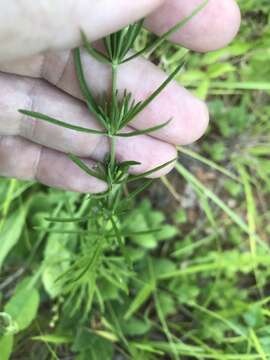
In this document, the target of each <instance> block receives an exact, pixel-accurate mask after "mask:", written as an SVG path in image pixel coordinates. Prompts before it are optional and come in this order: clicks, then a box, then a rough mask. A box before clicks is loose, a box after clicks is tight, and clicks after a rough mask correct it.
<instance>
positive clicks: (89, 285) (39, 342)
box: [0, 0, 270, 360]
mask: <svg viewBox="0 0 270 360" xmlns="http://www.w3.org/2000/svg"><path fill="white" fill-rule="evenodd" d="M240 6H241V8H242V13H243V24H242V28H241V32H240V35H239V36H238V38H237V39H236V40H235V41H234V43H233V44H232V45H230V46H229V47H227V48H226V49H223V50H220V51H217V52H214V53H210V54H205V55H202V54H193V53H192V54H189V55H188V62H187V65H186V68H185V71H183V72H182V73H181V74H180V75H179V77H178V79H177V80H179V81H180V83H181V84H183V85H185V86H186V87H188V88H189V89H191V90H192V91H194V92H195V93H196V94H197V95H198V96H200V97H201V98H203V99H206V100H207V102H208V104H209V108H210V111H211V124H210V128H209V130H208V133H207V135H206V136H205V137H204V138H203V139H202V140H200V141H199V142H198V143H197V144H195V145H193V146H191V147H185V148H182V147H180V148H179V162H178V164H177V167H176V170H175V171H174V172H173V173H172V174H171V175H169V176H168V177H167V178H163V179H162V180H161V181H158V182H156V183H155V184H154V185H153V186H152V187H151V188H150V189H148V190H147V191H145V193H144V194H143V195H142V196H140V198H139V199H138V200H137V201H136V203H134V208H132V209H131V212H130V214H129V215H128V216H127V217H126V221H125V224H123V226H124V227H125V229H127V230H128V231H129V232H132V231H138V230H140V231H146V235H145V236H140V237H136V236H133V237H132V236H131V237H130V238H129V240H128V243H127V245H126V248H127V250H128V252H129V254H130V257H131V259H132V262H133V264H134V268H133V270H129V269H128V268H127V266H126V264H125V260H124V259H123V258H122V256H121V255H120V254H119V252H118V251H117V249H114V248H110V249H107V252H106V253H105V255H104V258H103V261H102V263H100V264H97V266H96V268H95V269H92V270H93V271H92V275H91V276H90V277H89V276H88V277H86V278H84V279H83V281H81V282H80V284H79V285H78V286H75V285H74V286H72V287H70V289H65V288H63V287H62V286H61V282H58V281H56V280H57V279H58V278H59V276H61V274H62V273H63V272H64V271H65V270H67V269H68V264H69V262H70V261H71V259H73V258H74V256H76V254H77V252H78V249H77V243H76V240H74V236H72V232H73V231H74V230H76V228H77V229H78V227H79V226H80V224H76V223H75V224H71V225H70V224H67V225H65V229H67V230H68V231H69V233H68V234H66V233H63V232H61V230H62V229H63V225H61V226H59V225H52V226H51V225H50V224H49V225H48V223H47V222H46V221H45V220H44V218H45V217H46V216H48V215H54V216H55V215H59V214H60V215H62V216H69V215H70V214H73V213H74V212H75V213H76V211H77V212H78V211H79V210H78V204H85V205H83V206H87V199H85V198H83V197H82V196H80V195H76V194H72V193H64V192H61V191H56V190H52V189H48V188H45V187H43V186H40V185H38V184H31V183H23V182H18V181H16V180H4V179H1V182H0V212H1V213H0V214H1V217H0V229H1V233H0V266H1V275H0V301H1V303H0V306H1V307H0V311H1V314H0V359H1V360H6V359H8V358H9V357H10V358H11V359H19V360H23V359H44V360H45V359H76V360H92V359H99V360H101V359H102V360H107V359H136V360H137V359H138V360H139V359H143V360H147V359H149V360H150V359H199V360H204V359H220V360H227V359H228V360H241V359H243V360H244V359H246V360H249V359H263V360H265V359H270V309H269V302H270V288H269V284H268V283H269V280H270V245H269V238H270V236H269V235H270V222H269V219H270V207H269V202H270V121H269V118H270V22H269V16H270V3H269V0H242V1H240ZM147 36H148V35H147V34H143V35H142V37H141V38H140V43H138V46H141V45H142V43H144V42H145V41H146V39H147ZM183 53H184V50H183V49H179V48H176V47H175V46H172V45H170V44H167V45H166V46H163V48H162V49H161V50H160V51H158V52H157V53H156V54H155V55H154V61H155V62H156V63H157V64H159V65H160V66H161V67H162V68H163V69H166V70H167V71H168V72H170V71H172V69H174V68H175V66H176V64H178V62H179V59H181V58H182V56H183ZM36 227H39V228H42V229H45V230H46V231H43V230H36ZM158 227H161V228H162V231H161V232H159V233H156V234H155V233H149V234H148V233H147V230H150V229H152V228H158ZM48 230H49V231H48ZM84 251H85V252H88V253H89V252H91V247H89V244H87V243H86V244H84Z"/></svg>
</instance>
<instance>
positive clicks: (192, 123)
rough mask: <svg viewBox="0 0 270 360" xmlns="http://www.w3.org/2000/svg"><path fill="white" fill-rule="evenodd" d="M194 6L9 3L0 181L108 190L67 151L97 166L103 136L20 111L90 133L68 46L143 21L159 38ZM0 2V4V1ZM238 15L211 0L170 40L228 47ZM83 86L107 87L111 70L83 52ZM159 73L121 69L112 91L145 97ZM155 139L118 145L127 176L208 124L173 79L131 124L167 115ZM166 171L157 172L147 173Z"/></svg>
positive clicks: (0, 102) (177, 2) (0, 92)
mask: <svg viewBox="0 0 270 360" xmlns="http://www.w3.org/2000/svg"><path fill="white" fill-rule="evenodd" d="M201 2H202V1H201V0H136V1H130V2H127V1H126V0H103V1H100V0H91V1H89V0H65V1H64V0H43V1H39V2H36V1H32V2H29V1H26V0H21V1H20V2H18V1H16V0H9V1H8V2H6V3H5V5H2V7H3V9H1V12H0V43H1V48H0V176H5V177H15V178H18V179H25V180H37V181H39V182H42V183H44V184H47V185H49V186H53V187H57V188H62V189H67V190H71V191H78V192H100V191H104V190H105V189H106V184H105V183H103V182H102V181H100V180H97V179H95V178H91V177H89V176H88V175H86V174H84V173H83V172H82V171H81V170H80V169H79V168H77V167H76V165H74V164H73V163H72V162H71V161H70V160H69V158H68V157H67V155H66V154H67V153H74V154H76V155H78V156H80V157H82V158H83V160H84V161H85V162H87V163H88V164H95V161H97V160H102V159H103V158H104V155H105V154H106V152H107V151H108V149H109V144H108V141H107V139H106V138H102V137H100V136H95V135H88V134H83V133H76V132H74V131H71V130H67V129H63V128H60V127H57V126H53V125H49V124H47V123H45V122H40V121H35V120H33V119H26V118H25V117H24V116H23V115H21V114H19V113H18V111H17V110H18V109H19V108H24V109H32V110H34V111H39V112H42V113H45V114H47V115H50V116H53V117H55V118H59V119H61V120H64V121H66V122H70V123H72V124H77V125H81V126H89V127H92V128H93V127H95V128H98V125H97V123H96V122H95V119H94V118H93V117H91V115H90V114H89V112H88V111H87V109H86V106H85V105H84V103H83V101H82V99H81V94H80V90H79V86H78V82H77V79H76V75H75V69H74V64H73V58H72V56H71V51H70V49H72V48H74V47H76V46H78V45H79V44H80V34H79V29H80V28H82V29H83V30H84V31H85V33H86V35H87V36H88V38H89V39H90V40H91V41H95V40H98V39H100V38H101V37H103V36H104V35H107V34H109V33H111V32H114V31H116V30H118V29H120V28H122V27H124V26H126V25H128V24H129V23H132V22H134V21H136V20H138V19H140V18H142V17H144V16H148V17H147V19H146V26H147V27H148V28H149V29H150V30H151V31H153V32H155V33H157V34H162V33H163V32H165V31H166V30H168V29H169V28H171V27H172V26H173V25H174V24H175V23H176V22H178V21H179V20H180V19H181V18H184V17H186V16H188V15H190V13H191V12H192V11H193V10H194V9H195V8H196V7H197V6H198V5H199V4H201ZM0 6H1V5H0ZM239 25H240V12H239V8H238V6H237V5H236V3H235V1H234V0H209V3H208V4H207V6H206V7H205V9H204V10H203V11H201V12H200V13H199V14H198V15H196V17H194V18H193V19H192V20H191V21H190V22H189V23H188V24H187V25H186V26H185V27H184V28H183V29H182V30H181V31H179V32H178V33H176V34H174V35H173V37H172V39H171V40H173V41H175V42H177V43H179V44H181V45H183V46H185V47H187V48H189V49H192V50H195V51H200V52H207V51H212V50H216V49H218V48H222V47H223V46H225V45H227V44H228V43H229V42H230V41H231V40H232V39H233V38H234V37H235V35H236V34H237V31H238V29H239ZM82 59H83V65H84V68H85V72H86V77H87V81H88V82H89V85H90V86H91V88H92V89H93V91H94V93H95V94H100V93H102V92H104V91H106V90H109V88H110V83H111V75H110V69H109V68H108V67H107V66H105V65H103V64H100V63H98V62H97V61H96V60H94V59H92V58H90V57H89V55H87V54H85V53H83V56H82ZM165 77H166V75H165V74H164V73H162V72H161V71H160V70H159V69H158V68H157V67H155V66H154V65H153V64H151V63H150V62H148V61H146V60H144V59H143V58H139V59H136V60H133V61H131V62H129V63H126V64H124V65H121V67H120V71H119V79H118V88H119V89H122V90H123V89H128V91H130V92H132V93H133V95H134V97H135V98H136V100H142V99H145V98H146V97H147V96H149V95H150V94H151V92H153V90H155V89H156V87H157V86H159V85H160V83H161V82H162V81H163V80H164V79H165ZM172 117H173V120H172V121H171V123H170V124H169V125H168V126H167V127H165V128H163V129H161V130H159V131H157V132H156V133H154V134H153V135H152V136H148V135H143V136H139V137H134V138H129V139H125V138H121V139H119V140H118V141H117V159H118V161H125V160H136V161H139V162H141V165H140V166H138V167H136V168H135V167H134V170H133V171H134V172H144V171H147V170H150V169H152V168H154V167H156V166H158V165H160V164H162V163H164V162H167V161H169V160H171V159H173V158H175V156H176V149H175V146H176V145H178V144H181V145H184V144H190V143H192V142H194V141H196V140H197V139H199V138H200V137H201V136H202V135H203V133H204V132H205V130H206V128H207V125H208V118H209V115H208V111H207V107H206V105H205V104H204V103H203V102H202V101H200V100H199V99H197V98H195V97H194V96H193V95H192V94H191V93H189V92H188V91H187V90H185V89H184V88H182V87H181V86H179V85H178V84H176V82H172V83H171V84H170V85H169V86H168V87H167V88H166V89H165V91H164V92H163V93H162V94H161V95H160V96H159V97H158V98H157V99H156V100H155V101H154V102H153V103H152V104H151V105H150V106H149V107H148V108H147V109H145V110H144V112H143V113H142V114H140V115H139V116H138V117H137V118H136V119H135V120H134V122H133V123H132V127H134V128H137V129H143V128H147V127H151V126H154V125H157V124H160V123H161V122H164V121H166V120H167V119H169V118H172ZM170 170H171V167H170V168H165V169H163V170H162V171H160V172H159V173H156V174H155V176H161V175H164V174H165V173H167V172H168V171H170Z"/></svg>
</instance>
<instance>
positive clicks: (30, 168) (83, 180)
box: [0, 136, 107, 193]
mask: <svg viewBox="0 0 270 360" xmlns="http://www.w3.org/2000/svg"><path fill="white" fill-rule="evenodd" d="M85 161H86V162H87V165H88V166H94V165H95V163H94V162H93V161H90V160H85ZM0 176H5V177H14V178H17V179H21V180H36V181H38V182H41V183H43V184H45V185H48V186H51V187H54V188H59V189H65V190H68V191H75V192H82V193H99V192H104V191H106V189H107V185H106V183H105V182H103V181H101V180H98V179H96V178H94V177H91V176H89V175H87V174H85V173H84V172H82V171H81V170H80V169H79V168H78V167H77V166H76V165H75V164H74V163H73V162H72V161H71V160H70V159H69V158H68V157H67V156H66V155H65V154H63V153H60V152H57V151H54V150H51V149H48V148H46V147H42V146H40V145H37V144H34V143H31V142H29V141H27V140H25V139H22V138H20V137H17V136H0Z"/></svg>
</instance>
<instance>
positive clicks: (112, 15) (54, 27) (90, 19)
mask: <svg viewBox="0 0 270 360" xmlns="http://www.w3.org/2000/svg"><path fill="white" fill-rule="evenodd" d="M162 2H163V0H136V1H127V0H103V1H100V0H91V1H89V0H46V1H29V0H20V1H17V0H7V1H4V3H5V4H4V5H3V1H2V2H1V4H0V44H1V47H0V62H5V61H9V60H14V59H18V58H24V57H29V56H32V55H36V54H39V53H42V52H45V51H48V50H63V49H71V48H74V47H76V46H78V45H79V44H80V42H81V35H80V29H83V30H84V32H85V34H86V35H87V37H88V38H89V40H91V41H94V40H97V39H99V38H102V37H104V36H105V35H108V34H110V33H112V32H114V31H117V30H119V29H120V28H123V27H125V26H126V25H128V24H130V23H132V22H135V21H137V20H139V19H141V18H143V17H145V16H146V15H147V14H149V13H150V12H151V11H153V10H154V9H155V8H157V7H158V6H159V5H161V4H162Z"/></svg>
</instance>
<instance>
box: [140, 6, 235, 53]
mask: <svg viewBox="0 0 270 360" xmlns="http://www.w3.org/2000/svg"><path fill="white" fill-rule="evenodd" d="M202 3H203V1H202V0H170V1H165V2H164V4H163V5H162V6H161V8H158V10H156V11H155V12H154V13H153V14H151V15H150V17H149V18H148V19H147V22H146V24H147V27H148V28H149V29H151V30H152V31H154V32H156V33H157V34H163V33H165V32H166V31H167V30H169V29H170V28H171V27H172V26H174V25H175V24H176V23H178V22H179V20H181V19H184V18H186V17H187V16H189V15H190V14H191V13H192V12H193V11H194V9H196V8H197V7H198V6H199V5H200V4H202ZM240 19H241V15H240V10H239V7H238V5H237V4H236V2H235V0H209V2H208V4H207V5H206V7H205V8H204V9H203V10H202V11H200V12H199V13H198V14H197V15H196V16H194V18H193V19H192V20H190V21H189V22H188V23H187V24H186V25H185V27H184V28H182V29H180V30H179V31H178V32H177V33H175V34H174V35H173V36H172V38H171V40H173V41H175V42H176V43H179V44H182V45H183V46H185V47H187V48H189V49H192V50H196V51H201V52H206V51H212V50H216V49H219V48H222V47H224V46H225V45H227V44H228V43H229V42H230V41H231V40H232V39H233V38H234V37H235V35H236V34H237V32H238V30H239V26H240V21H241V20H240Z"/></svg>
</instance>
